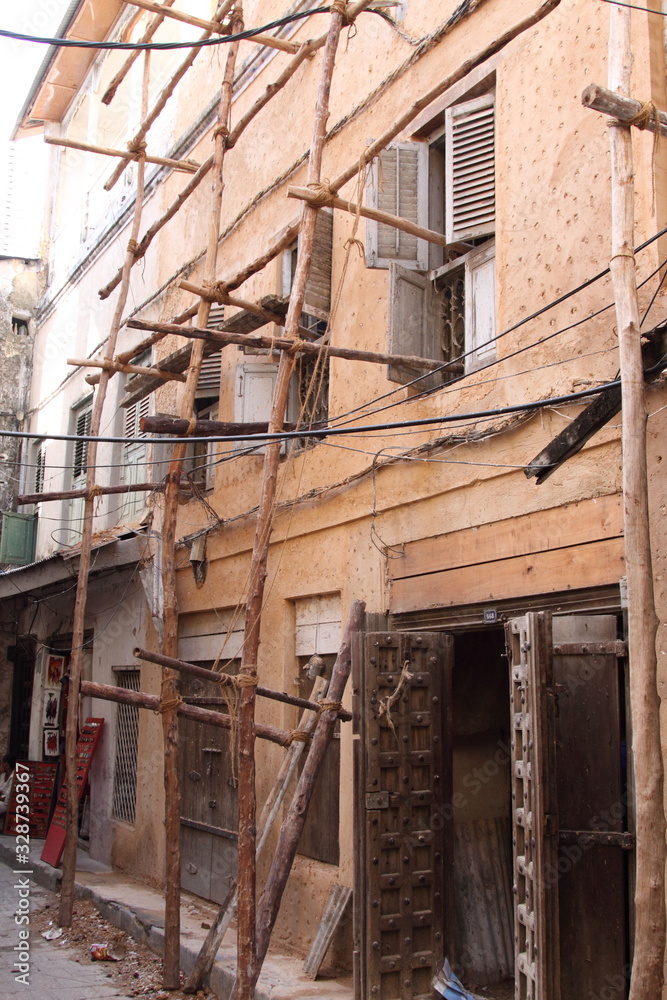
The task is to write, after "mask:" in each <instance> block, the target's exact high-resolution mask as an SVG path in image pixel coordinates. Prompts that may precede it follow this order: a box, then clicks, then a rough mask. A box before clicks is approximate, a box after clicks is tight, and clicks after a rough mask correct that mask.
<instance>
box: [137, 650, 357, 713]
mask: <svg viewBox="0 0 667 1000" xmlns="http://www.w3.org/2000/svg"><path fill="white" fill-rule="evenodd" d="M134 655H135V656H136V657H137V659H138V660H146V661H147V662H148V663H156V664H157V665H158V666H161V667H169V669H170V670H178V671H181V672H183V673H185V674H192V675H193V676H194V677H201V678H202V679H203V680H209V681H215V683H216V684H222V685H223V686H227V685H231V684H234V682H235V680H236V678H235V677H234V675H233V674H223V673H221V672H220V671H219V670H208V669H207V668H206V667H198V666H197V665H196V664H195V663H188V662H187V660H179V659H177V658H175V657H172V656H162V655H161V654H160V653H154V652H153V651H152V650H150V649H139V648H137V649H135V650H134ZM256 690H257V694H258V695H260V697H262V698H270V699H271V700H272V701H280V702H282V703H283V704H284V705H294V706H295V707H296V708H304V709H308V710H309V711H311V712H317V711H318V710H319V706H318V705H316V704H315V702H313V701H312V699H310V700H309V699H308V698H298V697H297V696H296V695H293V694H287V692H286V691H274V690H273V689H272V688H266V687H257V689H256ZM338 717H339V719H341V720H342V721H344V722H349V721H350V720H351V719H352V716H351V714H350V713H349V712H345V711H343V709H341V710H340V712H339V713H338Z"/></svg>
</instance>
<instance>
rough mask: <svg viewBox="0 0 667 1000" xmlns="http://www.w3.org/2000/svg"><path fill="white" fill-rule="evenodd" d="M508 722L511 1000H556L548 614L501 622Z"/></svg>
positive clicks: (549, 624) (555, 857) (551, 701)
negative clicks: (505, 650) (507, 682)
mask: <svg viewBox="0 0 667 1000" xmlns="http://www.w3.org/2000/svg"><path fill="white" fill-rule="evenodd" d="M507 646H508V649H509V654H510V671H511V679H510V692H511V694H510V700H511V704H510V711H511V727H512V814H513V842H514V899H515V908H514V942H515V944H514V957H515V997H516V1000H558V998H559V996H560V990H559V984H558V976H557V968H558V963H557V961H556V960H555V959H556V943H557V926H558V916H557V885H556V883H557V878H558V870H557V867H556V864H557V847H558V839H557V836H556V834H557V826H556V819H555V815H554V810H555V787H554V772H553V767H552V766H551V765H552V762H553V743H554V729H553V715H554V697H553V696H554V691H553V676H552V675H553V667H552V662H553V661H552V651H551V615H549V614H547V613H539V614H537V613H531V614H527V615H526V616H525V617H523V618H515V619H513V620H512V621H511V622H509V623H508V625H507Z"/></svg>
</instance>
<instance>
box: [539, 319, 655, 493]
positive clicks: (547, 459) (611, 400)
mask: <svg viewBox="0 0 667 1000" xmlns="http://www.w3.org/2000/svg"><path fill="white" fill-rule="evenodd" d="M642 357H643V361H644V365H645V367H644V378H645V380H646V381H647V382H652V381H653V380H654V379H656V378H657V377H658V375H659V374H660V372H661V371H663V370H664V369H665V368H666V367H667V324H663V325H661V326H659V327H657V328H656V329H655V330H654V331H653V332H652V334H651V340H649V341H648V342H647V343H645V344H644V345H643V346H642ZM621 405H622V400H621V387H620V385H618V386H613V387H612V388H611V389H607V391H606V392H603V393H600V395H599V396H596V397H595V399H594V400H593V401H592V402H591V403H589V404H588V406H587V407H586V408H585V409H583V410H582V411H581V413H579V414H578V415H577V416H576V417H575V418H574V420H573V421H572V422H571V423H569V424H568V425H567V427H564V428H563V430H562V431H560V433H559V434H557V435H556V437H555V438H553V439H552V440H551V441H550V442H549V444H548V445H547V446H546V448H543V449H542V451H541V452H540V453H539V455H536V456H535V458H534V459H533V460H532V462H531V463H530V465H527V466H526V468H525V469H524V470H523V471H524V473H525V475H526V477H527V478H528V479H530V478H531V477H533V476H534V477H535V481H536V483H537V485H538V486H539V485H540V484H541V483H543V482H544V481H545V480H546V479H548V478H549V476H550V475H551V474H552V473H553V472H555V471H556V469H559V468H560V466H561V465H563V463H564V462H566V461H567V460H568V459H569V458H572V457H573V456H574V455H576V454H577V453H578V452H580V451H581V449H582V448H583V447H584V445H585V444H586V442H587V441H589V440H590V439H591V438H592V437H593V435H595V434H597V432H598V431H600V430H602V428H603V427H604V426H605V424H606V423H608V422H609V421H610V420H611V418H612V417H615V416H616V414H617V413H620V411H621Z"/></svg>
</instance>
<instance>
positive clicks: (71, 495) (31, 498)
mask: <svg viewBox="0 0 667 1000" xmlns="http://www.w3.org/2000/svg"><path fill="white" fill-rule="evenodd" d="M161 486H162V483H125V485H123V486H97V487H95V489H94V496H100V497H108V496H116V494H121V495H122V494H123V493H152V492H153V490H159V489H160V487H161ZM88 494H89V491H88V490H60V491H58V492H55V493H24V494H23V495H22V496H18V497H17V498H16V502H17V504H18V505H19V507H23V506H24V505H25V504H28V503H48V502H49V501H50V500H77V499H78V498H79V497H87V496H88Z"/></svg>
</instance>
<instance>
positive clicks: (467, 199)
mask: <svg viewBox="0 0 667 1000" xmlns="http://www.w3.org/2000/svg"><path fill="white" fill-rule="evenodd" d="M494 133H495V106H494V95H493V93H486V94H483V95H482V96H480V97H476V98H474V99H473V100H465V101H462V102H461V103H458V104H454V105H453V106H451V107H448V108H446V110H445V111H444V121H443V124H442V126H441V128H440V129H439V130H438V131H437V132H435V133H434V134H433V135H431V137H430V139H429V141H428V142H408V143H397V144H394V145H393V146H390V147H388V148H387V149H386V150H384V151H383V153H382V154H381V155H380V156H379V157H378V158H377V159H376V160H374V161H373V165H372V169H371V171H370V174H369V181H368V187H367V193H366V199H367V202H368V204H369V205H372V206H375V207H378V208H380V209H382V210H383V211H386V212H389V213H391V214H392V215H398V216H401V217H403V218H406V219H409V220H410V221H413V222H416V223H417V224H419V225H422V226H425V227H428V228H430V229H433V230H435V231H439V232H442V233H443V234H444V235H445V237H446V240H447V246H446V247H444V248H442V249H441V248H439V247H437V246H435V245H433V244H428V243H427V242H426V241H424V240H419V239H417V238H416V237H414V236H410V235H408V234H406V233H402V232H401V231H400V230H396V229H394V228H393V227H392V226H385V225H382V224H378V223H377V222H373V221H370V220H369V221H368V222H367V226H366V264H367V266H368V267H385V268H389V272H390V274H389V294H390V305H389V351H390V352H391V353H392V354H405V355H413V356H416V357H423V358H429V359H434V360H437V361H442V362H443V363H445V362H447V361H452V360H453V359H455V358H457V357H459V356H460V355H461V354H463V353H467V354H468V355H469V356H468V357H467V358H466V359H465V364H464V365H457V366H456V367H454V366H452V369H451V370H450V371H448V372H444V373H434V374H433V375H430V376H427V377H425V378H423V379H422V380H421V381H420V383H419V387H420V388H421V389H423V388H433V387H435V386H437V385H439V384H440V383H442V382H443V381H448V380H450V379H451V378H453V377H456V375H459V374H461V372H462V371H464V370H465V371H466V372H470V371H474V370H475V369H476V368H479V367H481V366H482V365H483V364H486V363H488V361H490V360H492V359H493V357H494V353H495V348H494V345H493V344H488V341H489V340H492V338H493V337H494V335H495V243H494V239H493V237H494V233H495V135H494ZM485 345H486V346H485ZM424 371H425V370H424V369H418V368H409V367H408V366H407V365H392V366H390V368H389V370H388V377H389V378H390V379H391V380H392V381H396V382H402V383H406V382H411V381H412V380H413V379H415V378H417V377H419V376H420V375H423V374H424Z"/></svg>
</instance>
